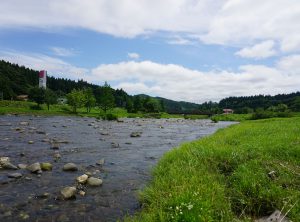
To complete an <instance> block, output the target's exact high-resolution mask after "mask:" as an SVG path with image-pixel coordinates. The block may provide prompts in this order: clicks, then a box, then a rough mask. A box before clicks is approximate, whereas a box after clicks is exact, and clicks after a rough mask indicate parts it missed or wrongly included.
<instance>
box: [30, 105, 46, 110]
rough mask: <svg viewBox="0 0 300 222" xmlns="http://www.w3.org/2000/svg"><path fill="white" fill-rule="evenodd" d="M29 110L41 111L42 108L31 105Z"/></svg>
mask: <svg viewBox="0 0 300 222" xmlns="http://www.w3.org/2000/svg"><path fill="white" fill-rule="evenodd" d="M29 108H30V109H32V110H42V109H43V108H42V107H41V106H39V105H31V106H30V107H29Z"/></svg>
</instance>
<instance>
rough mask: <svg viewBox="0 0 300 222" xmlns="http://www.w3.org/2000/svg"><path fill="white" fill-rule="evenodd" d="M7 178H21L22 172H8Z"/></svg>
mask: <svg viewBox="0 0 300 222" xmlns="http://www.w3.org/2000/svg"><path fill="white" fill-rule="evenodd" d="M7 176H8V177H9V178H15V179H18V178H21V177H22V174H21V173H11V174H8V175H7Z"/></svg>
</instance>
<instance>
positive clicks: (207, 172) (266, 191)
mask: <svg viewBox="0 0 300 222" xmlns="http://www.w3.org/2000/svg"><path fill="white" fill-rule="evenodd" d="M299 164H300V118H299V117H295V118H285V119H267V120H257V121H245V122H242V123H240V124H238V125H233V126H230V127H229V128H226V129H221V130H219V131H218V132H217V133H216V134H214V135H212V136H209V137H206V138H204V139H201V140H198V141H195V142H191V143H185V144H183V145H181V146H180V147H179V148H175V149H173V150H172V151H170V152H168V153H166V154H165V155H164V156H163V157H162V159H161V160H160V161H159V163H158V165H157V166H156V167H155V168H154V170H153V180H152V182H151V183H150V184H149V185H148V186H147V187H146V188H145V189H144V190H143V191H142V192H141V194H140V201H141V203H142V206H143V208H142V211H141V212H139V213H138V214H137V215H135V216H134V217H127V218H125V221H149V222H150V221H191V222H193V221H195V222H196V221H228V222H231V221H253V220H254V219H256V218H259V217H261V216H267V215H270V214H271V213H272V212H273V211H274V210H275V209H279V210H282V211H283V212H284V213H286V212H287V213H288V214H287V216H288V217H289V218H290V219H291V220H292V221H300V202H299V200H300V165H299ZM272 171H274V173H272V174H271V175H268V174H269V173H270V172H272ZM297 201H298V202H297Z"/></svg>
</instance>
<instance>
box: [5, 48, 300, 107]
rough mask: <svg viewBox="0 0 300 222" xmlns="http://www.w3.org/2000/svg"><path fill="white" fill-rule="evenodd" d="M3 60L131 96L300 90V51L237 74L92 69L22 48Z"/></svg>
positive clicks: (128, 66) (196, 98) (132, 66)
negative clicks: (272, 64)
mask: <svg viewBox="0 0 300 222" xmlns="http://www.w3.org/2000/svg"><path fill="white" fill-rule="evenodd" d="M0 59H4V60H7V61H10V62H14V63H18V64H20V65H25V66H27V67H30V68H33V69H36V70H41V69H46V70H48V72H49V73H50V74H51V75H53V76H56V77H67V78H70V79H74V80H77V79H81V78H83V79H85V80H88V81H89V82H92V83H95V84H102V83H103V81H105V80H106V81H108V82H109V83H113V84H112V86H113V87H114V88H123V89H124V90H125V91H127V92H128V93H130V94H139V93H145V94H149V95H152V96H161V97H165V98H169V99H174V100H183V101H190V102H197V103H202V102H205V101H208V100H213V101H218V100H220V99H222V98H225V97H228V96H249V95H257V94H272V95H274V94H278V93H290V92H295V91H298V90H299V85H300V70H299V64H300V62H299V61H300V55H294V56H288V57H285V58H282V59H281V60H280V61H279V62H278V63H277V65H276V66H275V67H268V66H264V65H245V66H241V67H240V69H239V70H238V71H236V72H232V71H231V72H229V71H226V70H212V71H207V72H202V71H200V70H192V69H189V68H186V67H183V66H180V65H176V64H159V63H155V62H152V61H141V62H136V61H126V62H120V63H117V64H102V65H99V66H98V67H96V68H94V69H91V70H88V69H84V68H80V67H76V66H72V65H71V64H69V63H66V62H64V61H63V60H61V59H57V58H53V57H48V56H44V55H40V54H28V53H27V54H26V53H20V52H1V53H0Z"/></svg>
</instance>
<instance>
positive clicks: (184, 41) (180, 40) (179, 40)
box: [167, 35, 194, 45]
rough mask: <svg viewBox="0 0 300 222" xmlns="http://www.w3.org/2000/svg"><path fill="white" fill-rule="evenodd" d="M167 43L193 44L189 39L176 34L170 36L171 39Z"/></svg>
mask: <svg viewBox="0 0 300 222" xmlns="http://www.w3.org/2000/svg"><path fill="white" fill-rule="evenodd" d="M167 43H168V44H171V45H193V44H194V42H192V41H191V40H189V39H187V38H183V37H181V36H178V35H177V36H174V37H172V39H170V40H168V41H167Z"/></svg>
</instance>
